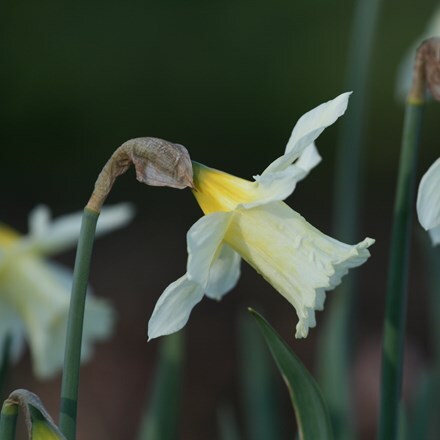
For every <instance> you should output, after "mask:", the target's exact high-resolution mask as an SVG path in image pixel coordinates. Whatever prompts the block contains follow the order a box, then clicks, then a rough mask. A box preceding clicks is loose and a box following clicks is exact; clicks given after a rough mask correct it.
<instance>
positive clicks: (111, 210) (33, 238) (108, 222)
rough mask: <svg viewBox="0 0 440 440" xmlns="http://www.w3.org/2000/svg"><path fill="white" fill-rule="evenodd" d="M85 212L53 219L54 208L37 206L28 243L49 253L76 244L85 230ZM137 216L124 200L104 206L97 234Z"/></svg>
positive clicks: (30, 222)
mask: <svg viewBox="0 0 440 440" xmlns="http://www.w3.org/2000/svg"><path fill="white" fill-rule="evenodd" d="M82 215H83V214H82V212H77V213H73V214H67V215H64V216H62V217H59V218H57V219H55V220H54V221H52V222H51V221H50V211H49V209H48V208H47V207H45V206H38V207H37V208H35V209H34V210H33V211H32V212H31V214H30V218H29V229H30V235H29V237H27V238H26V241H27V242H28V245H30V246H32V247H33V248H35V249H36V250H37V251H38V252H40V253H43V254H45V255H52V254H55V253H58V252H62V251H65V250H67V249H70V248H72V247H75V246H76V244H77V241H78V237H79V232H80V229H81V220H82ZM133 216H134V209H133V205H131V204H130V203H120V204H118V205H115V206H111V207H104V208H103V209H102V211H101V214H100V216H99V219H98V224H97V228H96V236H99V235H103V234H106V233H108V232H110V231H112V230H113V229H117V228H120V227H123V226H125V225H126V224H127V223H128V222H130V220H131V219H132V218H133Z"/></svg>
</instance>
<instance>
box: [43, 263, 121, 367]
mask: <svg viewBox="0 0 440 440" xmlns="http://www.w3.org/2000/svg"><path fill="white" fill-rule="evenodd" d="M48 265H49V267H50V269H51V271H52V274H53V276H54V277H55V279H56V280H57V281H58V282H59V283H60V285H62V286H63V287H64V291H65V292H69V297H70V289H71V286H72V282H73V274H72V272H71V271H70V270H68V269H66V268H64V267H63V266H61V265H59V264H56V263H49V264H48ZM115 320H116V316H115V310H114V308H113V306H112V305H111V303H110V302H109V301H108V300H106V299H105V298H98V297H96V296H95V295H94V294H93V290H92V288H91V287H88V288H87V295H86V305H85V309H84V324H83V337H82V344H81V362H82V363H84V362H87V361H88V360H90V358H91V356H92V354H93V352H94V345H95V343H97V342H102V341H105V340H106V339H109V338H110V337H111V336H112V334H113V330H114V324H115ZM66 324H67V312H66ZM60 333H62V332H60ZM64 344H65V335H64V334H61V335H60V338H59V341H58V342H57V343H55V342H53V345H54V346H60V347H62V349H61V351H63V352H64Z"/></svg>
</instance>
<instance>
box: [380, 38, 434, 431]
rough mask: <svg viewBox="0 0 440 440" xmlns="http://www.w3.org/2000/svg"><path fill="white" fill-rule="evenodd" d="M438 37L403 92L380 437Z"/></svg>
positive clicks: (391, 424) (398, 341) (401, 322)
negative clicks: (428, 91)
mask: <svg viewBox="0 0 440 440" xmlns="http://www.w3.org/2000/svg"><path fill="white" fill-rule="evenodd" d="M439 49H440V39H430V40H427V41H425V42H424V43H423V44H422V45H421V46H420V48H419V49H418V51H417V56H416V60H415V67H414V76H413V84H412V88H411V91H410V93H409V95H408V99H407V105H406V111H405V121H404V127H403V136H402V148H401V154H400V164H399V175H398V181H397V194H396V200H395V206H394V222H393V232H392V238H391V254H390V266H389V274H388V287H387V297H386V309H385V324H384V336H383V353H382V385H381V412H380V426H379V439H381V440H393V439H395V438H396V437H397V430H398V411H399V409H398V408H399V401H400V396H401V386H402V365H403V346H404V335H405V323H406V304H407V279H408V266H409V264H408V263H409V251H410V236H411V225H412V217H413V205H414V192H415V174H416V164H417V156H418V150H419V143H420V131H421V124H422V119H423V107H424V102H425V88H426V87H427V86H428V87H429V89H430V91H431V93H432V95H433V96H434V97H436V98H437V99H438V98H439V97H440V93H439V92H440V75H439V72H440V69H439V67H440V59H439V53H440V51H439Z"/></svg>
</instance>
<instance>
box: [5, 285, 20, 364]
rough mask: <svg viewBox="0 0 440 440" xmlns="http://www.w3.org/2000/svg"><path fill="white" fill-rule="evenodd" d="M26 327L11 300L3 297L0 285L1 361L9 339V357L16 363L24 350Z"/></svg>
mask: <svg viewBox="0 0 440 440" xmlns="http://www.w3.org/2000/svg"><path fill="white" fill-rule="evenodd" d="M24 333H25V332H24V328H23V323H22V322H21V319H20V316H19V315H18V314H17V312H16V311H15V310H14V308H13V307H11V305H10V304H9V302H7V301H5V300H4V299H3V295H2V289H1V287H0V363H1V356H2V355H3V353H4V350H5V344H6V341H7V339H9V341H10V342H9V344H10V345H9V359H10V361H11V363H15V362H16V361H17V360H18V358H19V357H20V355H21V353H22V352H23V348H24Z"/></svg>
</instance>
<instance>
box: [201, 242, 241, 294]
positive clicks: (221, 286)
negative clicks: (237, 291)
mask: <svg viewBox="0 0 440 440" xmlns="http://www.w3.org/2000/svg"><path fill="white" fill-rule="evenodd" d="M240 263H241V258H240V255H238V254H237V252H235V251H234V250H232V249H231V248H230V247H229V246H228V245H227V244H224V245H222V247H221V249H220V252H219V254H218V257H217V258H216V259H215V261H214V263H213V264H212V265H211V268H210V269H209V281H208V285H207V286H206V292H205V293H206V296H208V297H209V298H212V299H216V300H221V299H222V297H223V295H224V294H226V293H228V292H229V291H230V290H231V289H233V288H234V287H235V285H236V284H237V281H238V279H239V278H240Z"/></svg>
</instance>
